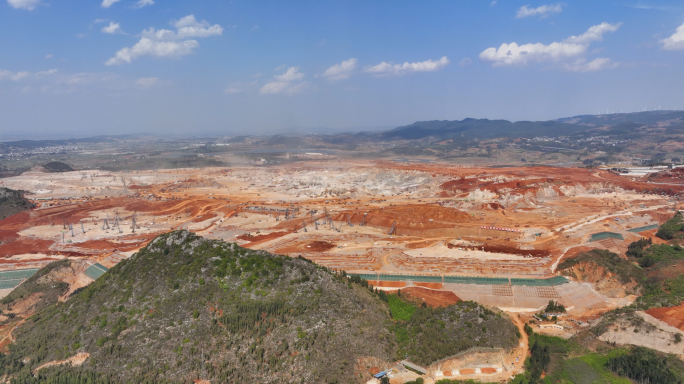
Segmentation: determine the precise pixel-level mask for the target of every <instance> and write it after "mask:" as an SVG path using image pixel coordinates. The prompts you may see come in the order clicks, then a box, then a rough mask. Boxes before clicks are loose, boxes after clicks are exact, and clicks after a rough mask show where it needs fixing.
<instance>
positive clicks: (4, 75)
mask: <svg viewBox="0 0 684 384" xmlns="http://www.w3.org/2000/svg"><path fill="white" fill-rule="evenodd" d="M2 81H11V82H12V83H14V84H15V86H14V89H15V90H16V91H17V92H26V90H30V91H31V92H33V91H40V92H41V93H45V94H57V95H59V94H65V93H87V92H90V91H91V90H92V89H94V88H100V89H104V90H111V91H115V92H120V91H125V90H134V89H139V88H145V87H149V86H152V85H155V84H163V81H161V80H158V79H156V78H147V79H127V78H125V77H122V76H120V75H117V74H113V73H106V72H104V73H93V72H79V73H63V72H60V71H58V70H57V69H48V70H45V71H39V72H29V71H19V72H13V71H8V70H3V69H0V82H2Z"/></svg>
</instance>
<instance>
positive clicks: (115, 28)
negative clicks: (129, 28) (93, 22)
mask: <svg viewBox="0 0 684 384" xmlns="http://www.w3.org/2000/svg"><path fill="white" fill-rule="evenodd" d="M101 31H102V32H104V33H123V31H122V30H121V26H120V25H119V23H115V22H113V21H112V22H110V23H109V25H107V26H105V27H102V30H101Z"/></svg>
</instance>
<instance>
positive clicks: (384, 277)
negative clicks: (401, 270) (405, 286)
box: [378, 275, 442, 283]
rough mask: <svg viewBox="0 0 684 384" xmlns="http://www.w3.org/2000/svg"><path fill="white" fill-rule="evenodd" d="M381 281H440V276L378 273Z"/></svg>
mask: <svg viewBox="0 0 684 384" xmlns="http://www.w3.org/2000/svg"><path fill="white" fill-rule="evenodd" d="M378 279H379V280H382V281H409V280H410V281H418V282H423V283H441V282H442V276H419V275H378Z"/></svg>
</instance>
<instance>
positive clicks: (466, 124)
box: [0, 111, 684, 149]
mask: <svg viewBox="0 0 684 384" xmlns="http://www.w3.org/2000/svg"><path fill="white" fill-rule="evenodd" d="M624 124H628V125H625V126H624V127H632V128H639V127H643V126H651V127H656V126H658V127H669V128H670V129H678V128H680V127H681V129H684V111H647V112H633V113H615V114H606V115H579V116H572V117H564V118H559V119H555V120H548V121H515V122H511V121H508V120H490V119H486V118H484V119H474V118H466V119H463V120H431V121H417V122H414V123H412V124H409V125H405V126H401V127H396V128H391V129H386V130H374V131H360V132H340V133H328V134H322V133H307V132H306V131H304V130H302V131H300V132H289V133H276V134H272V135H258V136H262V137H263V136H265V137H269V139H268V141H267V142H265V143H263V144H266V145H276V144H285V145H289V146H292V145H294V146H296V145H298V144H300V143H301V142H300V141H299V139H296V138H297V137H302V136H308V135H314V136H320V137H323V138H324V140H326V141H329V142H332V141H334V140H335V139H337V138H343V137H358V138H363V139H364V140H374V141H383V140H417V139H423V138H426V137H430V136H432V137H435V138H440V139H452V138H464V139H494V138H521V137H524V138H532V137H537V136H549V137H553V136H568V135H572V134H579V133H585V134H587V133H588V132H591V131H592V130H594V129H595V128H599V127H611V126H616V125H624ZM595 133H596V134H599V132H598V131H596V132H595ZM144 136H150V137H154V135H144ZM221 136H223V135H219V134H214V135H206V138H207V139H211V138H215V137H221ZM136 137H140V135H133V134H129V135H100V136H92V137H84V138H65V139H53V140H19V141H4V142H0V149H3V148H4V149H7V148H23V149H31V148H37V147H47V146H63V145H77V144H85V143H107V142H110V143H115V142H116V141H117V140H126V139H134V138H136ZM190 137H194V138H197V137H196V136H189V137H188V138H190ZM247 137H257V136H244V135H237V136H235V137H234V138H233V139H231V140H228V141H229V142H236V143H239V142H243V141H244V140H245V139H246V138H247ZM326 138H327V139H326Z"/></svg>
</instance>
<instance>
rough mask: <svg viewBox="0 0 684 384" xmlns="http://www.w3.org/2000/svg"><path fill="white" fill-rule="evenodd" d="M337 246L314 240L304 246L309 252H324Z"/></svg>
mask: <svg viewBox="0 0 684 384" xmlns="http://www.w3.org/2000/svg"><path fill="white" fill-rule="evenodd" d="M336 246H337V245H335V244H334V243H328V242H327V241H319V240H315V241H312V242H310V243H308V244H306V250H307V251H310V252H325V251H328V250H331V249H333V248H335V247H336Z"/></svg>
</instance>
